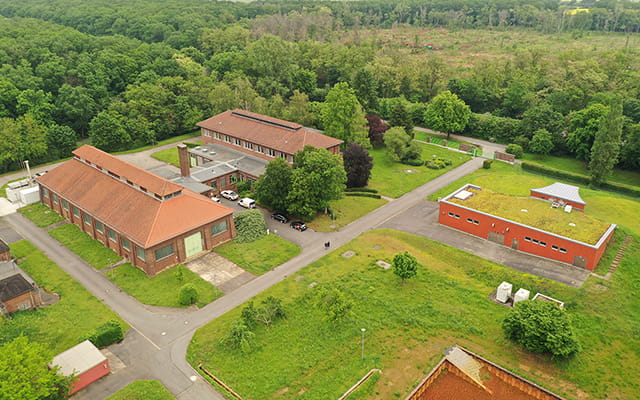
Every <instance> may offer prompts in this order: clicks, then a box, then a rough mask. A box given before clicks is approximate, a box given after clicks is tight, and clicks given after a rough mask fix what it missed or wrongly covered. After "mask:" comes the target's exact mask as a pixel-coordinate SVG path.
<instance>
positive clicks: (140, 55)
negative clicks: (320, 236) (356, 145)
mask: <svg viewBox="0 0 640 400" xmlns="http://www.w3.org/2000/svg"><path fill="white" fill-rule="evenodd" d="M0 15H1V16H0V71H1V73H0V172H4V171H9V170H13V169H16V168H19V166H20V162H21V160H24V159H29V160H31V161H32V163H39V162H46V161H51V160H55V159H58V158H61V157H66V156H68V155H69V153H70V151H71V150H72V149H73V148H75V146H76V143H77V141H78V140H80V139H85V138H88V139H90V140H91V142H92V143H93V144H95V145H96V146H98V147H100V148H103V149H106V150H108V151H117V150H125V149H129V148H133V147H136V146H140V145H145V144H152V143H155V142H157V141H159V140H163V139H166V138H169V137H172V136H175V135H179V134H183V133H186V132H189V131H193V130H194V124H195V123H196V122H198V121H200V120H202V119H204V118H207V117H209V116H211V115H214V114H216V113H219V112H222V111H224V110H227V109H230V108H234V107H238V108H244V109H249V110H251V111H254V112H259V113H265V114H268V115H272V116H275V117H280V118H284V119H288V120H293V121H297V122H300V123H302V124H305V125H308V126H313V127H316V128H319V129H323V128H325V127H324V126H323V125H324V124H326V118H324V119H323V117H322V116H323V109H324V104H325V100H326V98H327V95H328V94H329V93H330V92H331V89H332V88H333V87H334V86H335V85H336V84H337V83H341V82H346V83H347V84H348V86H349V87H350V88H351V90H352V91H353V93H354V94H355V95H356V96H357V99H358V102H359V103H360V105H361V107H362V108H363V110H364V111H365V112H366V113H367V114H370V115H376V114H377V115H380V116H381V117H382V118H384V119H391V120H394V119H398V117H399V115H398V113H399V111H398V110H401V111H404V112H406V113H407V115H408V118H411V123H414V124H417V125H423V126H424V125H425V120H424V115H425V110H426V108H427V105H428V104H429V102H430V101H431V100H432V99H433V98H434V97H435V96H436V95H438V94H439V93H442V92H443V91H445V90H449V91H451V92H452V93H454V94H456V95H457V96H458V97H459V98H460V99H462V100H463V101H464V102H465V103H466V104H468V105H469V107H470V108H471V111H472V112H473V113H472V115H471V118H470V120H469V123H468V124H467V126H466V128H465V131H464V133H465V134H467V135H470V136H476V137H482V138H485V139H490V140H495V141H500V142H504V143H517V144H519V145H521V146H522V147H523V148H525V149H528V148H529V147H530V145H531V141H532V139H534V137H537V136H540V137H542V136H543V135H542V133H544V135H546V136H547V137H549V138H551V140H552V143H553V147H552V150H551V151H552V152H553V153H559V154H571V155H573V156H575V157H577V158H579V159H582V160H585V161H589V158H590V154H591V153H590V150H591V147H592V145H593V143H594V140H595V137H596V134H597V132H598V130H599V129H600V126H601V124H603V123H605V122H606V120H607V118H610V114H611V113H610V112H609V111H610V110H611V109H612V107H616V105H621V107H620V108H621V110H622V114H623V116H622V117H621V118H622V136H621V138H620V143H621V145H622V146H621V152H620V157H619V163H618V165H619V166H620V167H622V168H627V169H632V170H640V100H639V98H640V79H639V78H640V74H639V73H638V71H639V69H640V58H639V52H638V38H639V37H638V35H639V34H638V32H639V31H640V3H636V2H620V1H593V2H590V1H582V2H576V3H572V2H562V3H558V2H556V1H552V0H540V1H524V0H499V1H489V2H487V1H478V0H459V1H450V0H432V1H414V0H410V1H398V2H382V1H379V0H375V1H374V0H363V1H355V2H324V1H262V2H251V3H233V2H213V1H204V0H186V1H174V0H169V1H153V0H135V1H122V0H113V1H108V2H107V1H103V0H84V1H79V0H26V1H21V2H15V1H11V0H0ZM480 41H485V42H484V43H480ZM474 46H475V47H474ZM478 46H480V47H478ZM541 131H543V132H542V133H541ZM538 134H540V135H538ZM534 143H537V139H536V140H534ZM535 147H536V145H534V146H533V148H534V149H535Z"/></svg>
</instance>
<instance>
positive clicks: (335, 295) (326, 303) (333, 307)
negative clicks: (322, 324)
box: [316, 288, 353, 328]
mask: <svg viewBox="0 0 640 400" xmlns="http://www.w3.org/2000/svg"><path fill="white" fill-rule="evenodd" d="M316 304H317V306H318V308H319V309H321V310H322V311H324V312H325V315H326V318H327V320H328V321H329V322H331V323H332V324H333V327H334V328H335V327H336V325H337V324H338V323H339V322H342V321H344V320H345V319H347V318H348V317H349V316H350V315H351V312H352V311H351V310H352V308H353V303H352V302H351V301H350V300H349V299H348V298H347V296H346V295H345V294H344V293H343V292H342V291H341V290H339V289H337V288H321V289H320V290H319V292H318V295H317V302H316Z"/></svg>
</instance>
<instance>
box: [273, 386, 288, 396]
mask: <svg viewBox="0 0 640 400" xmlns="http://www.w3.org/2000/svg"><path fill="white" fill-rule="evenodd" d="M288 391H289V387H283V388H282V389H280V390H278V391H277V392H276V393H275V394H274V395H273V397H280V396H282V395H283V394H285V393H287V392H288Z"/></svg>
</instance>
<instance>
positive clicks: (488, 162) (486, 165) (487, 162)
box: [482, 160, 493, 169]
mask: <svg viewBox="0 0 640 400" xmlns="http://www.w3.org/2000/svg"><path fill="white" fill-rule="evenodd" d="M491 163H493V160H484V161H482V168H484V169H490V168H491Z"/></svg>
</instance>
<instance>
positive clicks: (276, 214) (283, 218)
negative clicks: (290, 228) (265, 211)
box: [271, 213, 289, 224]
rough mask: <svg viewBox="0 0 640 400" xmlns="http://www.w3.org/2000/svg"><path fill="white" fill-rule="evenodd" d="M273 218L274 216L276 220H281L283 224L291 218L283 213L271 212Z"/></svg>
mask: <svg viewBox="0 0 640 400" xmlns="http://www.w3.org/2000/svg"><path fill="white" fill-rule="evenodd" d="M271 218H273V219H275V220H276V221H278V222H281V223H283V224H286V223H287V222H289V219H288V218H287V217H285V216H284V215H282V214H278V213H275V214H271Z"/></svg>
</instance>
